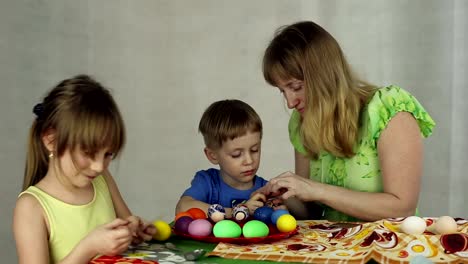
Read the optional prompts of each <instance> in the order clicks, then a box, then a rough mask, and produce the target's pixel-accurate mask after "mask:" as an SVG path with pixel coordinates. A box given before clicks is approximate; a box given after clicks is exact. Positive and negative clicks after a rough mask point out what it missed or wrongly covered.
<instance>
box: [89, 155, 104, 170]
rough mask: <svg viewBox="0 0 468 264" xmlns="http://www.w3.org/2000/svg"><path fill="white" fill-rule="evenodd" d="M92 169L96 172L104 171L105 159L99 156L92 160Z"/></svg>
mask: <svg viewBox="0 0 468 264" xmlns="http://www.w3.org/2000/svg"><path fill="white" fill-rule="evenodd" d="M91 169H92V170H93V171H95V172H102V171H103V170H104V160H103V159H100V158H97V159H94V160H93V161H92V162H91Z"/></svg>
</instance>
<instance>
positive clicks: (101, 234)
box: [82, 218, 132, 256]
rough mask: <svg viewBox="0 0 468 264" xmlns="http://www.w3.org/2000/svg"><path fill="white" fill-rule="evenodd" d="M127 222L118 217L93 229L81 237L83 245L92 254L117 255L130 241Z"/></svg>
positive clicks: (130, 233) (130, 235)
mask: <svg viewBox="0 0 468 264" xmlns="http://www.w3.org/2000/svg"><path fill="white" fill-rule="evenodd" d="M128 224H129V222H128V221H127V220H122V219H119V218H116V219H114V220H113V221H112V222H110V223H107V224H104V225H102V226H100V227H97V228H96V229H94V230H93V231H92V232H91V233H89V234H88V235H87V236H86V237H85V238H84V239H83V241H82V242H83V245H86V248H87V250H88V251H89V252H92V253H93V255H98V254H102V255H109V256H113V255H117V254H119V253H122V252H124V251H125V250H127V248H128V246H129V245H130V243H131V242H132V232H131V231H130V228H129V227H128Z"/></svg>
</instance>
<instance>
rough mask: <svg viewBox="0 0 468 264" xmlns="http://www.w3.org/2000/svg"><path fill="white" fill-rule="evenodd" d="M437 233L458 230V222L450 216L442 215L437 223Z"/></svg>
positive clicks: (442, 233)
mask: <svg viewBox="0 0 468 264" xmlns="http://www.w3.org/2000/svg"><path fill="white" fill-rule="evenodd" d="M435 231H436V232H437V234H440V235H444V234H450V233H456V232H457V222H456V221H455V219H453V218H452V217H450V216H447V215H445V216H441V217H439V218H438V219H437V221H436V223H435Z"/></svg>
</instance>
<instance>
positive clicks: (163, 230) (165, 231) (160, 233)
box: [153, 220, 172, 241]
mask: <svg viewBox="0 0 468 264" xmlns="http://www.w3.org/2000/svg"><path fill="white" fill-rule="evenodd" d="M153 225H154V227H156V233H155V234H154V235H153V238H154V239H155V240H158V241H164V240H167V239H168V238H169V237H170V236H171V234H172V230H171V227H170V226H169V224H168V223H166V222H164V221H162V220H156V221H154V222H153Z"/></svg>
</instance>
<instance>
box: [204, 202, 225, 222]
mask: <svg viewBox="0 0 468 264" xmlns="http://www.w3.org/2000/svg"><path fill="white" fill-rule="evenodd" d="M225 217H226V210H224V207H223V206H221V205H220V204H212V205H210V207H208V218H210V219H211V220H213V222H215V223H216V222H219V221H221V220H224V218H225Z"/></svg>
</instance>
